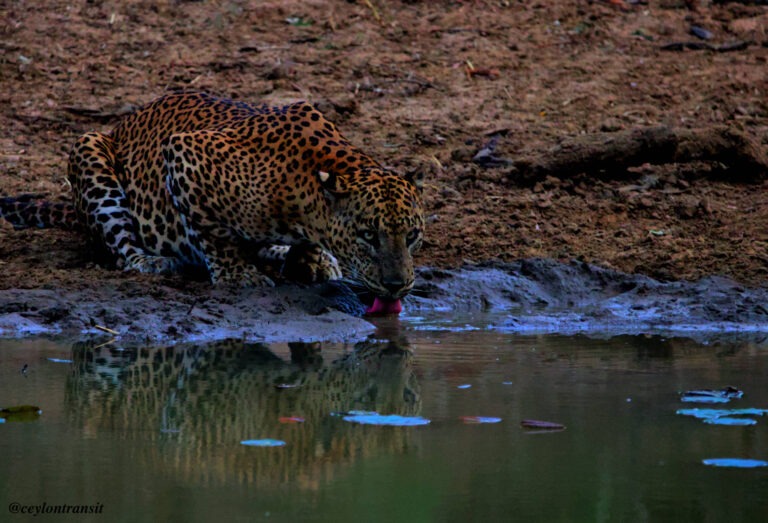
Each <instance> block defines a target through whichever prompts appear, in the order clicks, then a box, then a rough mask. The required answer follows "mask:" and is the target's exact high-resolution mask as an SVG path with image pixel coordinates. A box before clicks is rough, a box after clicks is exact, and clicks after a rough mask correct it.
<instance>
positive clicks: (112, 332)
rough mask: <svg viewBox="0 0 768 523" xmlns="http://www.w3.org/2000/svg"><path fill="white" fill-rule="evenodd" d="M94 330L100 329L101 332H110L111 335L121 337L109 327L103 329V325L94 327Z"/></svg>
mask: <svg viewBox="0 0 768 523" xmlns="http://www.w3.org/2000/svg"><path fill="white" fill-rule="evenodd" d="M93 328H94V329H99V330H100V331H104V332H108V333H109V334H113V335H115V336H120V333H119V332H117V331H113V330H112V329H110V328H108V327H103V326H101V325H94V326H93Z"/></svg>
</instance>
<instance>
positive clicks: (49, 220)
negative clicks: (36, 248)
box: [0, 194, 80, 230]
mask: <svg viewBox="0 0 768 523" xmlns="http://www.w3.org/2000/svg"><path fill="white" fill-rule="evenodd" d="M43 198H44V196H43V195H42V194H21V195H19V196H12V197H5V198H0V218H2V219H3V220H5V221H7V222H9V223H10V224H11V225H13V227H14V228H15V229H28V228H31V227H37V228H39V229H48V228H57V229H67V230H78V229H80V223H79V221H78V219H77V214H76V212H75V206H74V205H72V204H71V203H59V202H49V201H47V200H44V199H43Z"/></svg>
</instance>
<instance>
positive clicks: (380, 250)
mask: <svg viewBox="0 0 768 523" xmlns="http://www.w3.org/2000/svg"><path fill="white" fill-rule="evenodd" d="M317 176H318V179H319V181H320V184H321V185H322V187H323V190H324V191H325V193H326V196H327V198H328V200H329V201H330V207H331V218H330V221H331V226H330V237H329V238H328V243H329V248H330V251H331V252H332V253H333V255H334V256H335V257H336V259H337V260H338V262H339V265H340V267H341V270H342V272H343V274H344V277H345V279H347V280H348V281H350V282H351V283H353V284H357V285H360V286H362V287H364V288H365V289H366V290H367V291H368V292H370V293H371V294H373V295H374V297H375V298H377V299H378V300H377V301H378V302H380V303H384V304H397V307H399V300H400V298H402V297H403V296H405V295H407V294H408V293H409V292H410V291H411V289H412V288H413V283H414V269H413V255H414V253H415V252H416V251H417V250H418V249H419V247H421V243H422V237H423V234H424V207H423V204H422V200H421V180H422V178H421V176H420V175H416V174H413V175H406V176H400V175H398V174H396V173H393V172H391V171H388V170H386V169H383V168H381V167H378V166H376V167H365V168H362V169H359V170H354V171H347V172H345V173H343V174H340V173H334V172H332V171H318V173H317ZM375 303H376V302H375ZM375 303H374V307H375V306H376V305H375ZM385 307H386V306H385ZM398 311H399V309H398ZM385 312H386V311H385Z"/></svg>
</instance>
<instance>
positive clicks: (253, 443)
mask: <svg viewBox="0 0 768 523" xmlns="http://www.w3.org/2000/svg"><path fill="white" fill-rule="evenodd" d="M240 444H241V445H247V446H249V447H283V446H285V441H282V440H279V439H270V438H265V439H246V440H243V441H241V442H240Z"/></svg>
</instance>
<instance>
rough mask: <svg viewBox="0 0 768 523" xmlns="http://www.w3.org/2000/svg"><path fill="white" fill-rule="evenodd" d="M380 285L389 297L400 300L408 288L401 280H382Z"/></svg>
mask: <svg viewBox="0 0 768 523" xmlns="http://www.w3.org/2000/svg"><path fill="white" fill-rule="evenodd" d="M381 283H382V285H383V286H384V288H385V289H387V291H388V292H389V295H390V296H391V297H392V298H400V297H401V296H402V295H403V294H405V290H406V288H407V287H408V284H407V283H406V281H405V280H401V279H397V280H394V279H393V280H384V281H383V282H381Z"/></svg>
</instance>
